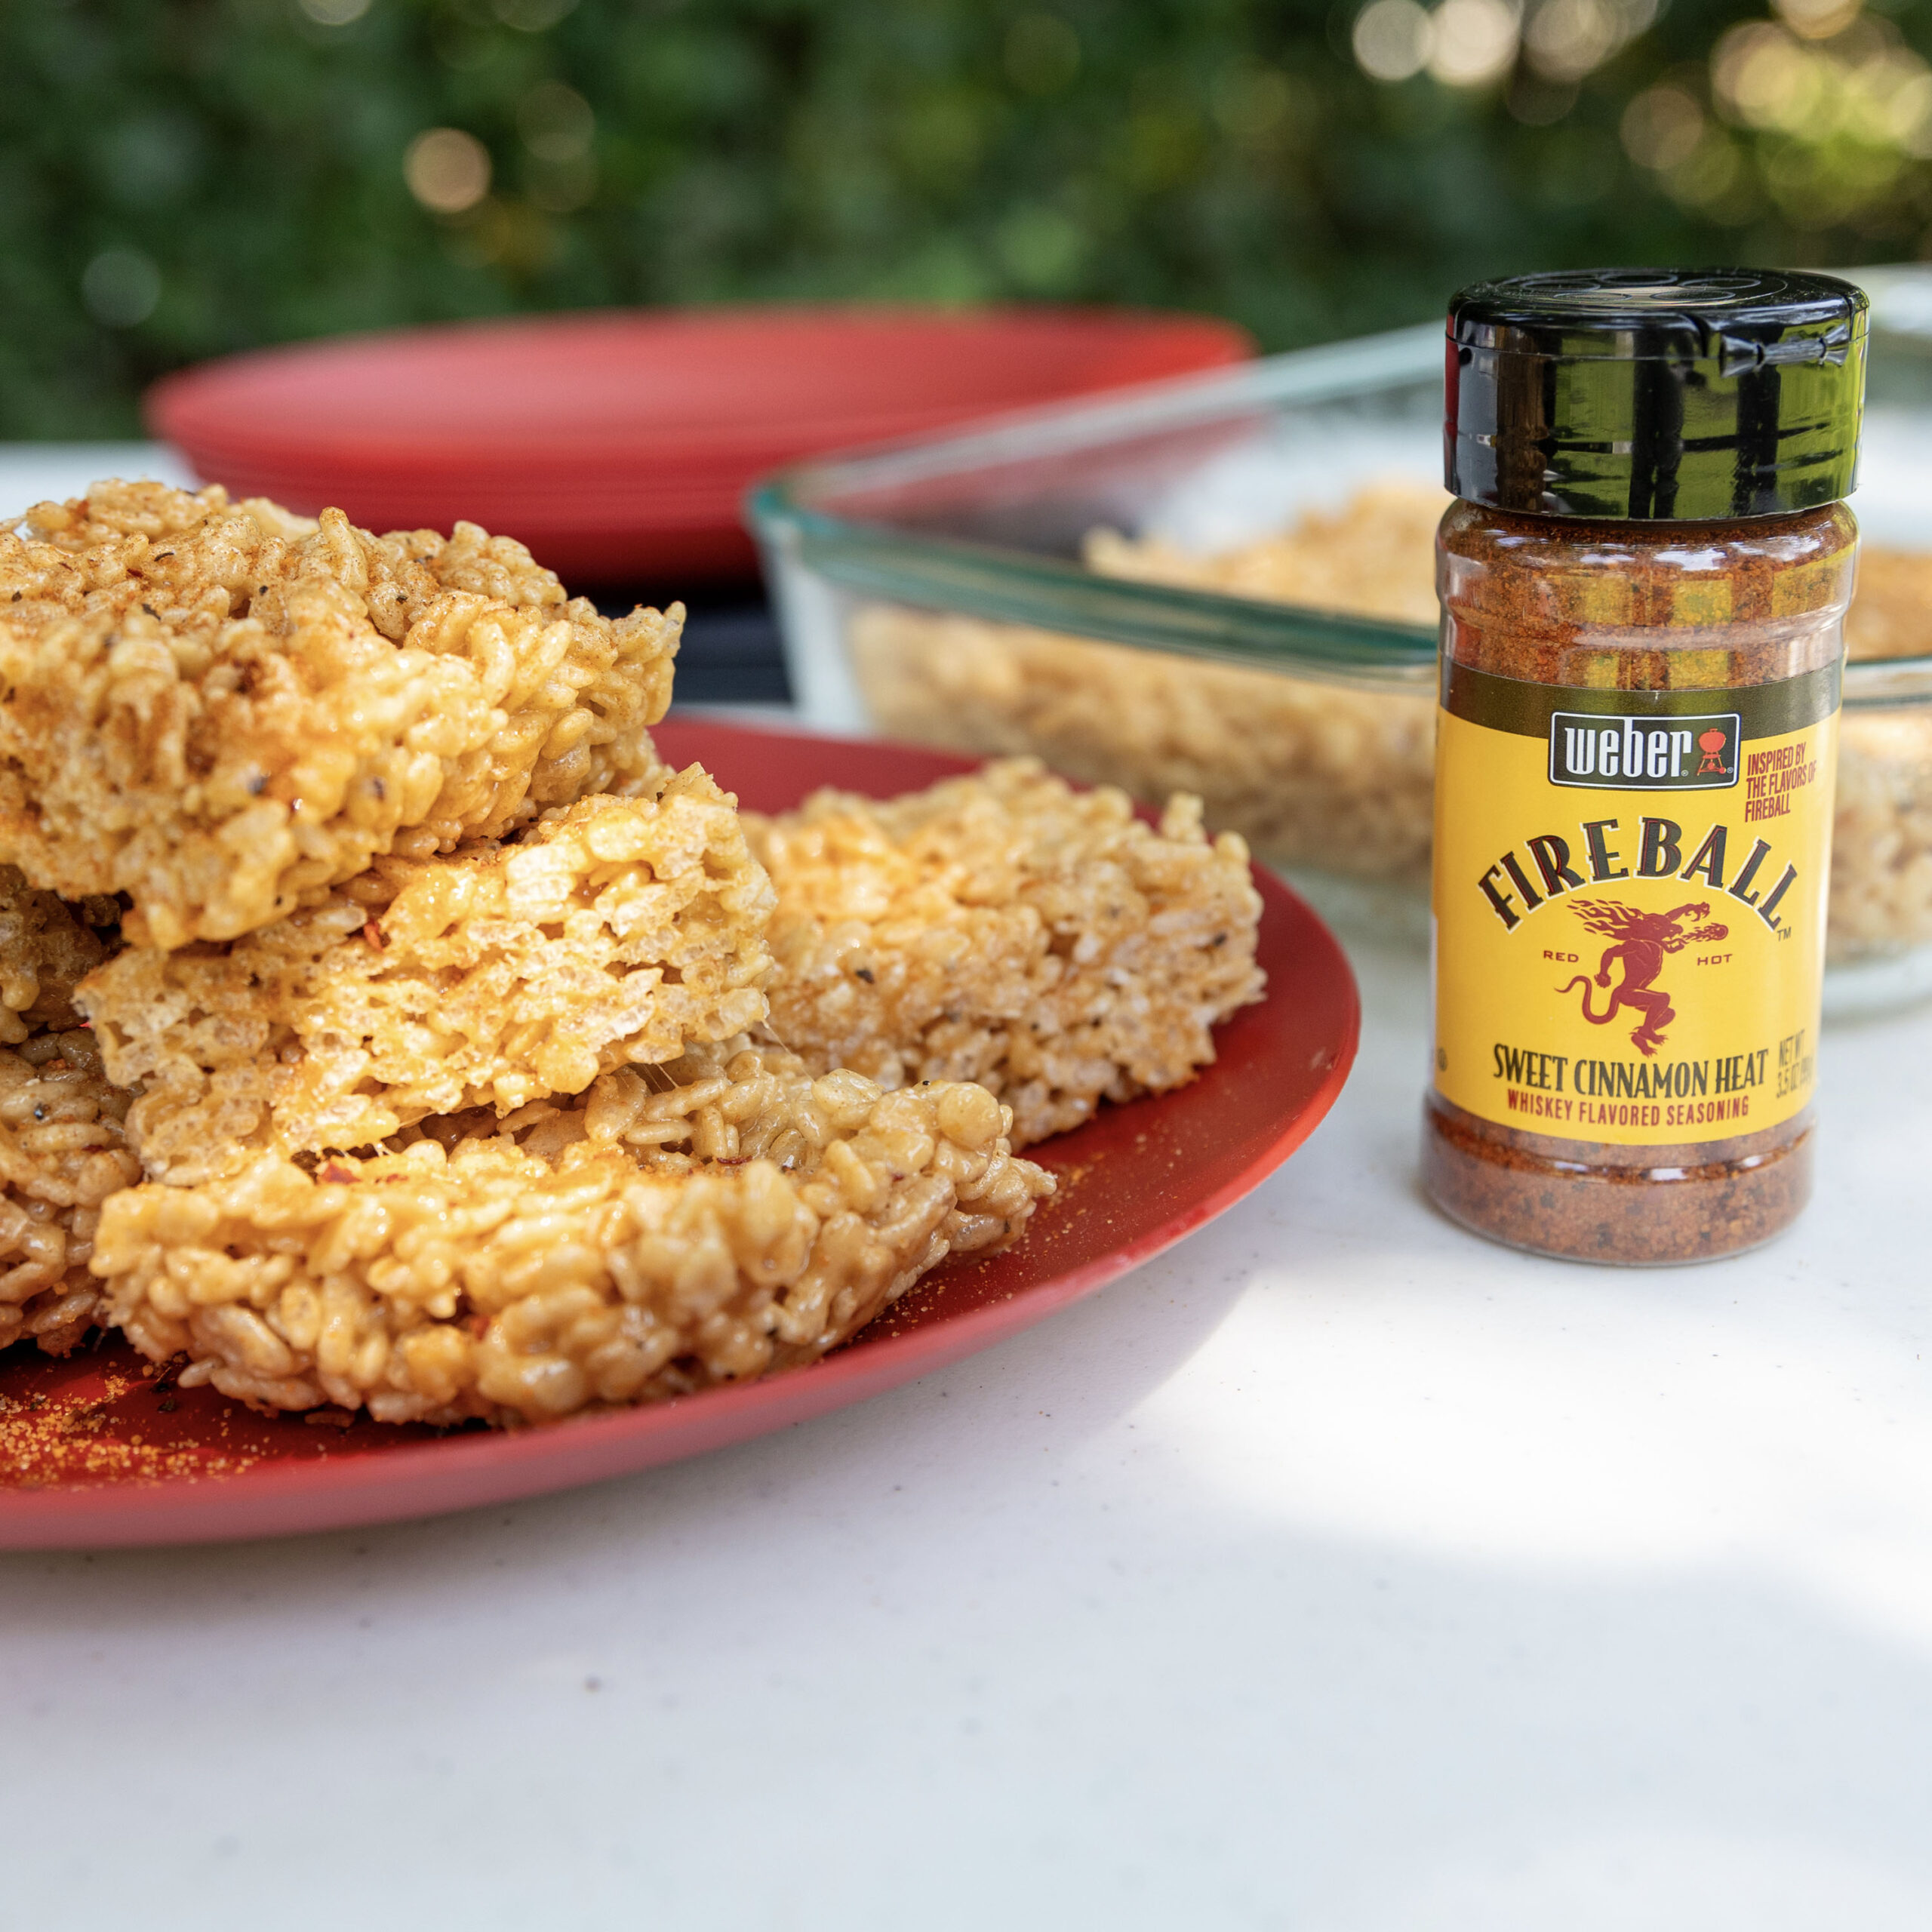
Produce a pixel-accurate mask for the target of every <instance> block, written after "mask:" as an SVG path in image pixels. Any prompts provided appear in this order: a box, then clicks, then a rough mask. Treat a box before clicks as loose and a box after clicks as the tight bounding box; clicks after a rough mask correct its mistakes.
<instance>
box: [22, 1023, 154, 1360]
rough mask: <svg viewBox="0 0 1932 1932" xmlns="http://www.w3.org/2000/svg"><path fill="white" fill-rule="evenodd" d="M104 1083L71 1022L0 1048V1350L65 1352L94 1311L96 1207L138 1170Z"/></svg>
mask: <svg viewBox="0 0 1932 1932" xmlns="http://www.w3.org/2000/svg"><path fill="white" fill-rule="evenodd" d="M127 1111H128V1095H127V1094H125V1092H122V1091H120V1090H119V1089H118V1088H115V1087H113V1086H112V1085H111V1084H109V1081H107V1079H106V1076H105V1075H104V1073H103V1071H102V1068H101V1064H100V1057H99V1056H98V1055H97V1054H96V1053H95V1051H94V1039H93V1036H92V1035H91V1034H89V1033H88V1032H85V1031H83V1030H81V1029H75V1028H71V1027H70V1028H69V1029H68V1030H66V1031H65V1032H57V1031H54V1030H51V1029H44V1030H42V1031H39V1032H35V1033H33V1034H32V1035H30V1036H29V1037H28V1038H25V1039H17V1040H16V1041H14V1043H13V1044H10V1045H8V1046H5V1047H0V1348H4V1347H5V1346H7V1344H8V1343H12V1342H18V1341H23V1340H33V1341H36V1342H38V1343H39V1344H40V1346H41V1347H42V1349H45V1351H46V1352H47V1353H48V1354H49V1355H65V1354H66V1352H68V1350H69V1349H71V1348H72V1346H74V1344H75V1343H76V1342H78V1340H80V1339H81V1337H82V1336H83V1335H85V1334H86V1333H87V1331H88V1328H89V1327H91V1325H92V1324H93V1323H94V1321H96V1320H97V1318H98V1317H99V1315H100V1304H101V1302H102V1299H103V1294H104V1293H105V1291H104V1289H103V1286H102V1284H101V1283H100V1281H98V1280H97V1278H95V1277H94V1275H91V1274H90V1273H89V1272H88V1257H89V1256H90V1255H91V1254H92V1253H93V1252H94V1231H95V1227H96V1225H97V1223H98V1222H99V1220H100V1209H101V1204H102V1202H103V1201H106V1199H107V1198H108V1197H109V1195H112V1194H113V1193H114V1192H115V1191H116V1190H117V1189H121V1188H125V1187H128V1186H131V1185H132V1184H133V1183H134V1182H136V1181H138V1180H140V1177H141V1171H140V1164H139V1163H138V1162H137V1161H136V1160H135V1158H134V1155H132V1154H131V1153H130V1152H128V1148H127V1146H126V1143H125V1138H124V1137H123V1134H122V1117H123V1116H124V1115H125V1114H126V1112H127Z"/></svg>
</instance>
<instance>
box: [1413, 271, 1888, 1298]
mask: <svg viewBox="0 0 1932 1932" xmlns="http://www.w3.org/2000/svg"><path fill="white" fill-rule="evenodd" d="M1865 328H1866V305H1865V298H1864V297H1863V294H1861V293H1860V291H1857V290H1856V289H1854V288H1851V287H1850V285H1847V284H1846V283H1843V282H1841V281H1836V280H1835V279H1833V278H1830V277H1827V276H1823V275H1795V274H1779V273H1770V272H1752V271H1745V270H1727V271H1714V272H1687V271H1670V270H1656V271H1646V270H1619V271H1603V272H1594V273H1583V274H1559V275H1531V276H1524V277H1521V278H1516V279H1515V280H1513V281H1506V282H1497V283H1490V284H1486V285H1481V286H1480V287H1478V288H1473V289H1469V290H1466V291H1463V293H1462V294H1460V295H1459V296H1458V297H1457V298H1456V300H1455V302H1454V303H1453V304H1452V305H1451V311H1450V318H1449V340H1448V345H1447V349H1448V420H1447V426H1446V433H1445V448H1446V455H1447V472H1448V485H1449V488H1451V491H1454V493H1455V494H1456V495H1457V497H1458V499H1459V500H1458V501H1457V502H1456V503H1454V504H1452V505H1451V507H1450V509H1449V510H1448V512H1447V515H1445V516H1444V519H1443V522H1442V526H1441V532H1440V534H1439V537H1438V588H1439V589H1440V592H1441V601H1442V613H1443V615H1442V652H1441V707H1440V710H1439V712H1438V759H1437V774H1436V795H1435V796H1436V826H1435V887H1434V928H1435V1001H1434V1008H1433V1021H1434V1023H1433V1026H1432V1033H1433V1061H1434V1066H1433V1084H1432V1090H1431V1091H1430V1093H1429V1097H1428V1101H1427V1104H1426V1109H1425V1132H1424V1142H1423V1174H1424V1179H1425V1183H1426V1186H1427V1187H1428V1189H1429V1192H1430V1194H1431V1195H1432V1197H1433V1198H1434V1199H1435V1201H1436V1202H1437V1204H1438V1205H1439V1206H1441V1207H1442V1208H1443V1209H1444V1211H1446V1212H1447V1213H1448V1214H1451V1216H1453V1217H1454V1218H1455V1219H1456V1220H1459V1221H1460V1222H1462V1223H1464V1224H1465V1225H1466V1226H1469V1227H1472V1228H1473V1229H1476V1230H1478V1232H1481V1233H1484V1234H1486V1235H1491V1236H1492V1237H1494V1238H1497V1239H1498V1240H1500V1241H1506V1242H1509V1243H1510V1244H1512V1245H1515V1246H1517V1247H1525V1248H1530V1249H1534V1250H1536V1251H1540V1252H1542V1253H1544V1254H1555V1255H1561V1256H1566V1257H1575V1258H1578V1259H1583V1260H1598V1261H1605V1262H1616V1263H1665V1262H1677V1261H1690V1260H1702V1259H1706V1258H1709V1257H1715V1256H1718V1255H1724V1254H1734V1253H1736V1252H1737V1251H1740V1250H1742V1249H1744V1248H1747V1247H1752V1246H1754V1245H1755V1244H1757V1243H1758V1242H1760V1241H1764V1240H1765V1239H1767V1238H1769V1237H1770V1236H1771V1235H1774V1234H1776V1233H1777V1232H1779V1231H1780V1229H1783V1228H1784V1227H1785V1226H1788V1225H1789V1223H1790V1222H1791V1221H1792V1220H1793V1219H1794V1218H1795V1217H1796V1215H1797V1214H1798V1212H1799V1211H1800V1210H1801V1208H1802V1207H1803V1206H1804V1201H1805V1200H1806V1198H1807V1195H1808V1194H1809V1192H1810V1182H1811V1165H1812V1146H1813V1133H1814V1112H1813V1105H1812V1097H1813V1091H1814V1085H1815V1078H1816V1057H1815V1055H1816V1041H1817V1029H1818V1019H1819V1000H1820V987H1821V984H1822V977H1823V949H1824V939H1825V913H1826V884H1827V881H1828V875H1829V857H1830V854H1829V840H1830V835H1831V823H1832V781H1833V773H1834V760H1835V746H1836V725H1837V716H1838V687H1839V677H1840V671H1841V665H1842V662H1843V657H1844V613H1845V610H1846V608H1847V605H1848V604H1849V603H1850V598H1851V590H1852V578H1853V571H1854V564H1855V561H1856V558H1857V525H1856V524H1855V522H1854V520H1853V518H1852V516H1851V514H1850V511H1849V510H1847V509H1846V508H1845V507H1844V504H1843V503H1842V501H1841V499H1842V498H1843V497H1844V496H1845V495H1846V494H1847V493H1848V492H1849V491H1850V488H1851V487H1852V483H1853V479H1854V469H1855V464H1856V458H1857V430H1858V421H1859V414H1860V408H1861V406H1862V402H1863V373H1864V354H1865Z"/></svg>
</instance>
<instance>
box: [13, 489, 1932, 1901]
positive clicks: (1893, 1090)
mask: <svg viewBox="0 0 1932 1932" xmlns="http://www.w3.org/2000/svg"><path fill="white" fill-rule="evenodd" d="M5 482H6V472H5V464H4V463H0V488H4V487H5ZM42 494H44V492H43V493H42ZM1358 968H1359V969H1360V971H1361V977H1362V981H1363V989H1364V998H1365V1001H1366V1007H1367V1023H1366V1026H1365V1030H1364V1040H1363V1047H1362V1052H1361V1059H1360V1060H1359V1062H1358V1066H1357V1069H1356V1071H1355V1076H1354V1078H1353V1079H1352V1081H1351V1082H1350V1084H1349V1088H1348V1089H1347V1091H1346V1093H1345V1094H1343V1097H1342V1099H1341V1100H1340V1103H1339V1104H1338V1105H1337V1108H1336V1110H1335V1112H1334V1115H1333V1116H1332V1117H1331V1119H1330V1120H1329V1121H1328V1122H1327V1124H1325V1125H1324V1127H1323V1128H1321V1131H1319V1132H1318V1134H1316V1136H1315V1138H1314V1139H1313V1140H1312V1142H1311V1143H1309V1146H1307V1147H1306V1148H1305V1149H1303V1152H1301V1153H1300V1154H1299V1155H1297V1157H1296V1158H1295V1159H1294V1161H1292V1162H1291V1164H1289V1165H1288V1167H1287V1168H1285V1169H1284V1171H1282V1172H1281V1174H1278V1176H1276V1177H1275V1178H1274V1179H1273V1180H1271V1181H1270V1182H1269V1183H1267V1184H1266V1186H1263V1188H1262V1189H1260V1191H1259V1192H1257V1194H1255V1195H1254V1196H1252V1197H1251V1198H1250V1199H1249V1200H1248V1201H1246V1202H1245V1203H1244V1204H1242V1205H1241V1206H1240V1207H1237V1208H1236V1209H1235V1210H1234V1211H1232V1212H1231V1213H1229V1214H1228V1215H1226V1217H1224V1218H1223V1220H1220V1222H1218V1223H1216V1224H1215V1225H1214V1226H1212V1227H1211V1228H1209V1229H1207V1230H1205V1231H1204V1232H1202V1233H1201V1234H1199V1235H1196V1236H1195V1237H1194V1238H1192V1239H1191V1240H1190V1241H1187V1242H1186V1243H1185V1244H1183V1246H1182V1247H1180V1248H1179V1249H1178V1250H1177V1251H1174V1253H1173V1254H1170V1255H1169V1256H1168V1257H1165V1258H1164V1259H1163V1260H1161V1261H1159V1262H1157V1263H1154V1264H1153V1265H1152V1266H1149V1267H1146V1268H1144V1269H1141V1270H1140V1271H1139V1272H1137V1273H1136V1274H1134V1275H1131V1276H1130V1277H1128V1278H1127V1279H1125V1280H1124V1281H1121V1282H1119V1283H1118V1284H1116V1285H1115V1286H1114V1287H1111V1288H1109V1289H1108V1290H1106V1291H1105V1292H1103V1294H1100V1296H1098V1297H1096V1298H1094V1299H1093V1300H1090V1301H1088V1302H1087V1303H1084V1304H1082V1305H1081V1306H1079V1307H1078V1308H1075V1309H1072V1310H1071V1311H1069V1312H1067V1313H1066V1314H1064V1315H1061V1316H1060V1317H1059V1318H1057V1319H1056V1320H1054V1321H1051V1322H1050V1323H1048V1324H1047V1325H1045V1326H1044V1327H1041V1328H1039V1329H1036V1330H1035V1331H1032V1333H1030V1334H1026V1335H1025V1336H1023V1337H1019V1338H1017V1339H1016V1340H1013V1341H1011V1342H1009V1343H1006V1344H1004V1346H1001V1347H1000V1348H998V1349H993V1350H992V1351H989V1352H988V1353H986V1354H985V1355H982V1356H980V1357H978V1358H975V1359H974V1360H973V1361H970V1362H968V1363H967V1364H964V1365H963V1366H961V1367H958V1368H955V1369H954V1370H952V1371H948V1372H946V1374H943V1375H939V1376H936V1377H933V1378H931V1380H927V1381H924V1382H922V1383H917V1384H915V1385H914V1386H910V1387H909V1388H906V1389H901V1390H899V1391H897V1392H894V1393H893V1394H891V1395H885V1396H882V1397H881V1398H878V1399H877V1400H876V1401H872V1402H870V1403H869V1404H865V1405H863V1407H859V1408H856V1409H853V1410H850V1411H846V1412H844V1414H839V1415H837V1416H834V1417H829V1418H827V1419H826V1420H822V1421H820V1422H817V1423H812V1424H811V1425H808V1426H804V1427H801V1428H798V1429H792V1430H791V1431H789V1432H786V1433H785V1434H783V1435H779V1436H777V1437H774V1438H769V1439H768V1440H765V1441H760V1442H754V1443H751V1444H746V1445H744V1446H743V1447H740V1448H737V1449H734V1450H731V1451H726V1452H724V1453H722V1454H717V1455H714V1456H712V1457H706V1458H704V1459H703V1460H698V1461H696V1462H693V1463H687V1464H684V1465H682V1466H678V1467H676V1468H672V1469H663V1470H659V1471H657V1472H653V1473H651V1474H648V1475H642V1476H638V1477H635V1478H629V1479H626V1480H623V1481H617V1482H613V1483H609V1484H605V1485H603V1486H601V1487H597V1488H593V1489H589V1490H585V1491H578V1492H577V1493H574V1494H568V1495H565V1496H561V1497H551V1498H548V1499H544V1500H538V1501H534V1502H531V1503H523V1504H518V1505H516V1506H512V1507H509V1508H506V1509H493V1510H486V1511H479V1512H474V1513H472V1514H469V1515H461V1516H457V1517H451V1518H443V1519H440V1520H438V1521H431V1522H426V1523H417V1524H401V1525H398V1526H396V1527H391V1528H384V1529H379V1530H375V1531H361V1532H356V1533H352V1534H341V1535H331V1536H324V1537H310V1538H304V1539H297V1540H287V1541H283V1542H278V1543H260V1544H255V1545H251V1546H236V1547H232V1548H213V1549H192V1550H186V1551H180V1552H168V1551H158V1552H123V1553H119V1554H104V1555H92V1556H88V1555H40V1556H33V1555H25V1556H21V1555H16V1556H0V1711H4V1712H5V1714H6V1715H5V1722H4V1727H3V1728H0V1739H4V1748H0V1818H4V1819H5V1820H6V1821H7V1829H6V1832H5V1843H6V1847H7V1857H6V1860H5V1875H4V1878H0V1927H5V1928H8V1932H11V1928H13V1927H16V1926H17V1927H35V1928H41V1927H125V1926H130V1925H138V1926H140V1927H144V1928H149V1929H150V1932H159V1928H169V1927H177V1926H180V1927H187V1926H194V1927H210V1926H215V1927H228V1926H244V1925H246V1926H248V1927H263V1926H272V1927H275V1929H276V1932H296V1928H306V1927H315V1928H318V1932H321V1928H328V1932H336V1929H337V1928H339V1927H343V1926H344V1925H353V1924H367V1925H372V1926H376V1927H391V1926H395V1927H402V1926H411V1927H416V1926H425V1927H437V1926H442V1925H459V1924H460V1925H464V1926H469V1927H520V1928H521V1927H599V1928H601V1927H626V1928H630V1927H678V1928H681V1927H703V1928H711V1927H732V1928H735V1927H748V1928H758V1932H763V1928H766V1927H771V1928H812V1929H813V1932H817V1928H820V1927H825V1928H832V1927H841V1928H866V1932H869V1929H870V1928H875V1927H877V1928H888V1927H890V1928H894V1932H897V1928H900V1927H918V1928H920V1929H921V1932H925V1928H942V1929H949V1928H952V1927H962V1928H963V1927H976V1928H977V1927H986V1926H1008V1927H1029V1928H1030V1927H1054V1928H1056V1932H1058V1929H1059V1928H1063V1927H1084V1926H1088V1925H1106V1926H1108V1927H1142V1926H1146V1927H1162V1928H1171V1927H1194V1926H1213V1927H1222V1926H1227V1927H1288V1928H1293V1932H1371V1928H1372V1929H1373V1932H1421V1928H1431V1932H1433V1928H1444V1932H1462V1928H1472V1932H1598V1928H1606V1929H1607V1928H1617V1932H1622V1928H1626V1927H1641V1928H1644V1932H1659V1929H1660V1928H1662V1929H1663V1932H1677V1928H1680V1927H1681V1928H1684V1932H1733V1928H1736V1932H1783V1928H1786V1927H1789V1928H1794V1932H1795V1928H1807V1932H1808V1928H1812V1927H1830V1928H1833V1932H1838V1928H1857V1932H1892V1928H1894V1927H1897V1928H1905V1927H1911V1928H1913V1932H1923V1928H1924V1927H1925V1926H1926V1925H1927V1924H1928V1923H1932V1386H1928V1371H1927V1366H1926V1364H1925V1361H1924V1353H1925V1352H1926V1351H1927V1347H1928V1343H1932V1336H1928V1328H1932V1297H1928V1295H1927V1289H1926V1286H1925V1282H1926V1273H1927V1271H1926V1267H1925V1260H1924V1256H1925V1249H1926V1245H1927V1216H1926V1214H1925V1211H1924V1193H1925V1180H1924V1175H1925V1170H1926V1164H1927V1161H1926V1155H1927V1150H1928V1149H1932V1097H1928V1095H1927V1091H1926V1086H1927V1083H1926V1081H1925V1079H1924V1069H1925V1068H1926V1067H1927V1065H1928V1064H1932V1014H1920V1015H1918V1016H1916V1017H1909V1018H1906V1019H1903V1020H1889V1021H1883V1022H1879V1021H1871V1022H1866V1023H1861V1024H1858V1025H1840V1026H1835V1027H1833V1028H1830V1029H1827V1032H1826V1035H1825V1038H1824V1041H1823V1048H1822V1053H1821V1075H1822V1084H1823V1094H1824V1097H1823V1113H1824V1117H1825V1126H1824V1135H1823V1171H1822V1178H1821V1188H1820V1199H1819V1201H1818V1202H1817V1204H1816V1205H1815V1206H1814V1207H1813V1209H1812V1210H1811V1211H1810V1214H1809V1215H1808V1216H1807V1218H1806V1219H1805V1220H1804V1221H1803V1222H1802V1223H1801V1224H1800V1226H1799V1227H1798V1229H1796V1230H1795V1232H1793V1233H1792V1234H1791V1235H1789V1236H1787V1237H1786V1238H1784V1239H1783V1240H1782V1241H1779V1242H1777V1243H1776V1244H1773V1245H1772V1246H1770V1247H1767V1248H1765V1249H1764V1250H1762V1251H1760V1252H1759V1253H1758V1254H1755V1255H1753V1256H1751V1257H1746V1258H1745V1259H1743V1260H1737V1261H1733V1262H1728V1263H1721V1264H1718V1265H1715V1266H1706V1267H1698V1268H1690V1269H1675V1270H1667V1271H1660V1272H1614V1271H1609V1270H1600V1269H1589V1268H1584V1267H1580V1266H1566V1265H1562V1264H1558V1263H1550V1262H1546V1261H1541V1260H1531V1259H1529V1258H1527V1257H1521V1256H1517V1255H1515V1254H1509V1253H1507V1252H1506V1251H1503V1250H1500V1249H1498V1248H1495V1247H1491V1246H1488V1245H1487V1244H1484V1243H1483V1242H1481V1241H1477V1240H1475V1239H1473V1238H1469V1237H1467V1236H1466V1235H1463V1234H1461V1233H1460V1232H1457V1230H1455V1229H1453V1228H1451V1227H1450V1226H1447V1224H1446V1223H1444V1222H1442V1221H1441V1220H1439V1219H1438V1218H1437V1217H1435V1215H1434V1214H1432V1211H1430V1210H1429V1208H1428V1207H1426V1205H1425V1204H1423V1201H1421V1199H1420V1198H1419V1196H1418V1195H1417V1190H1416V1186H1415V1181H1414V1152H1415V1143H1416V1118H1417V1096H1418V1092H1419V1088H1420V1080H1421V1077H1422V1069H1421V1060H1422V1045H1421V1042H1422V1022H1421V998H1422V974H1421V970H1420V964H1419V963H1418V962H1417V961H1413V960H1411V959H1407V958H1403V957H1400V956H1396V955H1362V956H1361V957H1360V958H1358Z"/></svg>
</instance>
